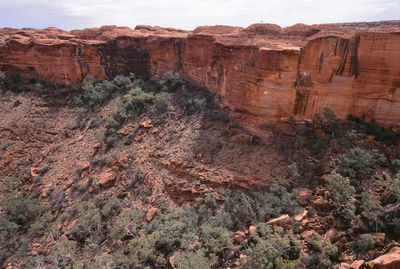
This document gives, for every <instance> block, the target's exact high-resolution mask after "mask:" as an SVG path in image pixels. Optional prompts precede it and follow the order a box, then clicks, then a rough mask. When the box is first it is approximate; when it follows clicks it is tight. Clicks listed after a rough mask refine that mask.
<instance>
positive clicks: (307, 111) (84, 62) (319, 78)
mask: <svg viewBox="0 0 400 269" xmlns="http://www.w3.org/2000/svg"><path fill="white" fill-rule="evenodd" d="M0 70H2V71H7V70H12V71H16V72H19V73H21V74H23V75H25V76H34V77H39V78H41V79H44V80H48V81H57V82H59V83H64V84H74V83H78V82H80V81H82V79H83V78H84V77H85V76H86V75H88V74H91V75H94V76H95V77H96V78H98V79H105V78H107V77H113V76H115V75H117V74H129V73H130V72H132V73H135V74H136V75H137V76H139V77H144V78H150V77H157V76H158V75H160V74H162V73H164V72H166V71H167V70H173V71H181V72H182V73H183V74H184V75H185V76H186V77H187V78H188V79H190V80H191V81H193V82H194V83H196V84H200V85H202V86H204V87H207V88H208V89H209V90H211V91H212V92H214V93H216V94H217V95H218V96H220V97H221V100H222V102H223V103H224V104H225V105H226V106H228V107H230V108H231V109H232V110H239V111H246V112H248V113H250V114H253V115H256V116H259V117H262V118H265V119H268V120H270V119H272V120H273V119H279V118H281V117H288V116H290V115H296V116H298V117H305V118H308V117H311V116H313V115H314V114H315V113H322V112H323V110H324V108H325V107H329V108H330V109H331V110H332V111H333V112H335V113H336V115H338V116H339V117H341V118H345V117H346V116H347V115H349V114H353V115H357V116H361V115H362V114H367V115H368V116H369V117H371V118H375V119H376V120H377V121H378V122H379V123H381V124H385V125H398V124H399V122H400V21H383V22H372V23H342V24H323V25H303V24H296V25H293V26H290V27H286V28H281V27H280V26H278V25H274V24H267V23H258V24H253V25H251V26H249V27H247V28H241V27H232V26H221V25H217V26H201V27H197V28H196V29H195V30H193V31H184V30H179V29H173V28H161V27H151V26H146V25H140V26H137V27H136V28H135V29H130V28H128V27H116V26H102V27H100V28H90V29H83V30H72V31H64V30H61V29H58V28H55V27H49V28H45V29H41V30H38V29H32V28H23V29H12V28H0Z"/></svg>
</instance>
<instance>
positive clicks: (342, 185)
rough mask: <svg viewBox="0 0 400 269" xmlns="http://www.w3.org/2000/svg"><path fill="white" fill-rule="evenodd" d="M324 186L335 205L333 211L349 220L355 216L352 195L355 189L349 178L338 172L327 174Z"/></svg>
mask: <svg viewBox="0 0 400 269" xmlns="http://www.w3.org/2000/svg"><path fill="white" fill-rule="evenodd" d="M325 187H326V189H327V190H328V191H329V199H330V201H331V202H332V203H333V204H334V205H335V209H334V212H335V213H336V214H337V215H339V216H342V217H344V218H345V219H347V220H351V219H353V218H354V217H355V210H356V208H355V206H354V202H353V200H352V197H353V195H354V193H355V189H354V187H353V186H352V185H350V180H349V178H347V177H343V176H341V175H340V174H334V175H329V176H327V177H326V178H325Z"/></svg>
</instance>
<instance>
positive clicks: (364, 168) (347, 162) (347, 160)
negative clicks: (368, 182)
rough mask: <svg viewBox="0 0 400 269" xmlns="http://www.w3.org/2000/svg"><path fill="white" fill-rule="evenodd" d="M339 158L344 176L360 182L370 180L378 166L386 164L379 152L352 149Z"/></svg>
mask: <svg viewBox="0 0 400 269" xmlns="http://www.w3.org/2000/svg"><path fill="white" fill-rule="evenodd" d="M339 158H340V167H341V171H342V174H343V175H344V176H348V177H350V178H352V179H359V180H364V179H367V178H369V177H370V175H371V174H372V173H373V172H374V171H375V169H376V167H377V165H378V164H381V163H384V162H386V158H385V157H384V156H383V155H382V154H379V153H378V151H377V150H372V151H365V150H362V149H360V148H352V149H350V150H349V152H348V153H347V154H342V155H340V156H339Z"/></svg>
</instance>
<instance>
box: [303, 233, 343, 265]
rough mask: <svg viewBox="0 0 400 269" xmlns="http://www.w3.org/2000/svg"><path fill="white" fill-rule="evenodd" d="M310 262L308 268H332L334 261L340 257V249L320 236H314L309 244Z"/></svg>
mask: <svg viewBox="0 0 400 269" xmlns="http://www.w3.org/2000/svg"><path fill="white" fill-rule="evenodd" d="M307 245H308V249H309V250H310V254H311V256H310V260H309V264H308V267H307V268H310V269H311V268H315V269H319V268H331V267H332V261H335V260H336V259H337V257H338V254H339V252H338V248H337V247H336V246H335V245H333V244H331V243H330V242H329V241H326V240H324V239H323V238H322V236H320V235H319V234H316V235H313V236H312V237H311V238H310V239H309V240H308V242H307Z"/></svg>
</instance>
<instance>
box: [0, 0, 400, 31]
mask: <svg viewBox="0 0 400 269" xmlns="http://www.w3.org/2000/svg"><path fill="white" fill-rule="evenodd" d="M399 19H400V0H375V1H374V0H335V1H330V0H325V1H324V0H302V1H290V0H275V1H271V0H198V1H196V0H168V1H167V0H140V1H139V0H0V27H15V28H22V27H34V28H45V27H48V26H56V27H59V28H62V29H66V30H71V29H77V28H85V27H97V26H101V25H112V24H115V25H118V26H129V27H132V28H133V27H135V26H136V25H139V24H147V25H159V26H164V27H175V28H181V29H188V30H191V29H194V28H195V27H196V26H199V25H216V24H225V25H235V26H243V27H246V26H248V25H250V24H253V23H256V22H269V23H276V24H279V25H281V26H282V27H284V26H289V25H293V24H295V23H306V24H314V23H329V22H356V21H357V22H358V21H378V20H399Z"/></svg>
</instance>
